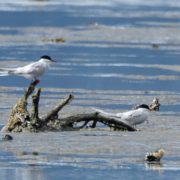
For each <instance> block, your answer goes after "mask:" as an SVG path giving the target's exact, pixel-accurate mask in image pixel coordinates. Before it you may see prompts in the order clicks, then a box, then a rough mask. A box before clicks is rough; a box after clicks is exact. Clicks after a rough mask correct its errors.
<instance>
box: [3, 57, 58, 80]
mask: <svg viewBox="0 0 180 180" xmlns="http://www.w3.org/2000/svg"><path fill="white" fill-rule="evenodd" d="M53 62H56V61H55V60H53V59H51V57H49V56H47V55H44V56H41V57H40V59H39V60H38V61H36V62H33V63H31V64H28V65H26V66H23V67H17V68H0V76H8V75H17V76H23V77H25V78H26V79H30V80H33V81H38V82H40V80H39V79H38V78H39V77H40V76H42V75H43V74H44V73H45V72H46V70H47V69H48V68H49V66H50V64H51V63H53Z"/></svg>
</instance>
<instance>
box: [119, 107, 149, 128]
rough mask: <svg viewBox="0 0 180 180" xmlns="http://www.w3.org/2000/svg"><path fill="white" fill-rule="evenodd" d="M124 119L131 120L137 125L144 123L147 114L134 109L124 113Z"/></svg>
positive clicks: (130, 121) (130, 122)
mask: <svg viewBox="0 0 180 180" xmlns="http://www.w3.org/2000/svg"><path fill="white" fill-rule="evenodd" d="M122 119H123V120H124V121H127V122H129V124H131V125H136V124H141V123H143V122H144V121H145V120H146V116H144V115H143V114H142V113H141V112H139V111H137V110H132V111H128V112H125V113H123V115H122Z"/></svg>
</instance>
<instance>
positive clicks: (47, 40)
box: [43, 37, 66, 43]
mask: <svg viewBox="0 0 180 180" xmlns="http://www.w3.org/2000/svg"><path fill="white" fill-rule="evenodd" d="M43 41H44V42H55V43H65V42H66V40H65V39H64V38H62V37H60V38H52V39H48V38H45V39H43Z"/></svg>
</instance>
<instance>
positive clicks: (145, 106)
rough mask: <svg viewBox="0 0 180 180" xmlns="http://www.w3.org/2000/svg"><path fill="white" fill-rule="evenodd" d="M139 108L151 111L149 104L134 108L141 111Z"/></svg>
mask: <svg viewBox="0 0 180 180" xmlns="http://www.w3.org/2000/svg"><path fill="white" fill-rule="evenodd" d="M139 108H144V109H148V110H150V109H149V106H148V105H147V104H141V105H137V106H135V108H134V109H139Z"/></svg>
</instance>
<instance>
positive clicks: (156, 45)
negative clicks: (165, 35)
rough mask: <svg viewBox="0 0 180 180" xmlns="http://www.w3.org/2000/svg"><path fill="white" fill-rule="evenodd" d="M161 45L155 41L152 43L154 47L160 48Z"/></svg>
mask: <svg viewBox="0 0 180 180" xmlns="http://www.w3.org/2000/svg"><path fill="white" fill-rule="evenodd" d="M159 46H160V45H159V44H156V43H153V44H152V47H153V48H159Z"/></svg>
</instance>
